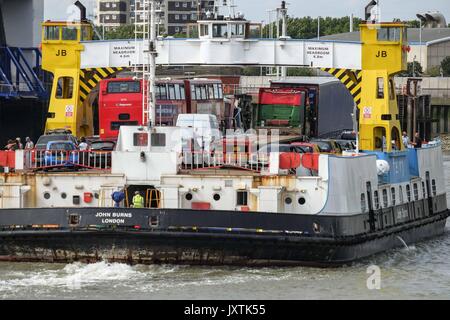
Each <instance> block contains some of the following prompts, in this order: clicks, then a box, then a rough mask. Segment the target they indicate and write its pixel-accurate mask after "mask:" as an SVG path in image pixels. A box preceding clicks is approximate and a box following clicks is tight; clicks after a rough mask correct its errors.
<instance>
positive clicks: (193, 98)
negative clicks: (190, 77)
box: [191, 85, 197, 100]
mask: <svg viewBox="0 0 450 320" xmlns="http://www.w3.org/2000/svg"><path fill="white" fill-rule="evenodd" d="M191 99H192V100H197V97H196V88H195V86H194V85H191Z"/></svg>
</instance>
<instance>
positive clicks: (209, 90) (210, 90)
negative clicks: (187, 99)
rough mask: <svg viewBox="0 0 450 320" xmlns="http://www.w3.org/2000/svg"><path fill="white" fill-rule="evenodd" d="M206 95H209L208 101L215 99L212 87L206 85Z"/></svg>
mask: <svg viewBox="0 0 450 320" xmlns="http://www.w3.org/2000/svg"><path fill="white" fill-rule="evenodd" d="M208 93H209V99H210V100H213V99H217V98H216V97H215V95H214V85H212V84H208Z"/></svg>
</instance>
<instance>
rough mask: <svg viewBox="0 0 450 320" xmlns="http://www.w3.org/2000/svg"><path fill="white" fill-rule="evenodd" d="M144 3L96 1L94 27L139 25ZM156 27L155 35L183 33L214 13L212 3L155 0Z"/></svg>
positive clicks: (187, 0)
mask: <svg viewBox="0 0 450 320" xmlns="http://www.w3.org/2000/svg"><path fill="white" fill-rule="evenodd" d="M144 3H145V1H144V0H98V5H97V24H98V25H100V26H104V27H105V28H114V27H118V26H121V25H126V24H134V23H135V22H138V23H140V22H142V21H143V17H142V14H141V13H140V12H139V11H142V10H143V9H144ZM156 3H157V6H156V11H157V13H156V15H157V24H158V25H159V34H168V35H174V34H177V33H186V31H187V26H188V24H190V23H195V22H196V21H197V19H199V18H203V17H204V16H205V14H206V12H208V11H210V12H213V11H214V1H206V0H178V1H172V0H157V1H156Z"/></svg>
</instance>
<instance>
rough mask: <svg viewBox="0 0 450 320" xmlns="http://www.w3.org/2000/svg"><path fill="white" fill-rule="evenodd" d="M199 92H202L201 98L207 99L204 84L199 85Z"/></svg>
mask: <svg viewBox="0 0 450 320" xmlns="http://www.w3.org/2000/svg"><path fill="white" fill-rule="evenodd" d="M200 88H201V93H202V100H208V97H207V94H206V85H205V86H201V87H200Z"/></svg>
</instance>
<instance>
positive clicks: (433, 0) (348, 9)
mask: <svg viewBox="0 0 450 320" xmlns="http://www.w3.org/2000/svg"><path fill="white" fill-rule="evenodd" d="M44 1H45V6H46V14H45V18H46V19H53V20H61V19H66V18H67V17H70V16H71V15H72V14H73V13H72V12H71V11H70V10H68V8H69V7H70V4H72V3H74V2H75V0H44ZM81 2H82V3H83V4H85V5H86V6H87V7H88V8H89V9H88V15H90V16H91V18H92V8H93V7H94V5H95V3H96V0H81ZM287 2H288V3H289V6H288V8H289V14H290V15H291V16H297V17H303V16H313V17H317V16H323V17H325V16H332V17H342V16H348V15H350V14H352V13H353V14H355V16H357V17H361V18H362V17H363V12H364V7H365V5H366V4H367V3H368V2H369V1H368V0H288V1H287ZM235 3H236V5H237V6H238V8H237V10H238V11H241V12H243V13H244V14H245V16H246V17H247V19H250V20H253V21H255V22H256V21H262V20H264V21H268V13H267V10H269V9H273V8H276V7H277V6H279V5H280V3H281V0H235ZM380 3H381V8H382V11H381V15H382V20H384V21H392V19H394V18H399V19H402V20H410V19H413V18H415V16H416V14H417V13H419V12H425V11H428V10H438V11H441V12H442V13H443V14H444V16H445V17H446V18H447V22H450V0H380Z"/></svg>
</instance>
